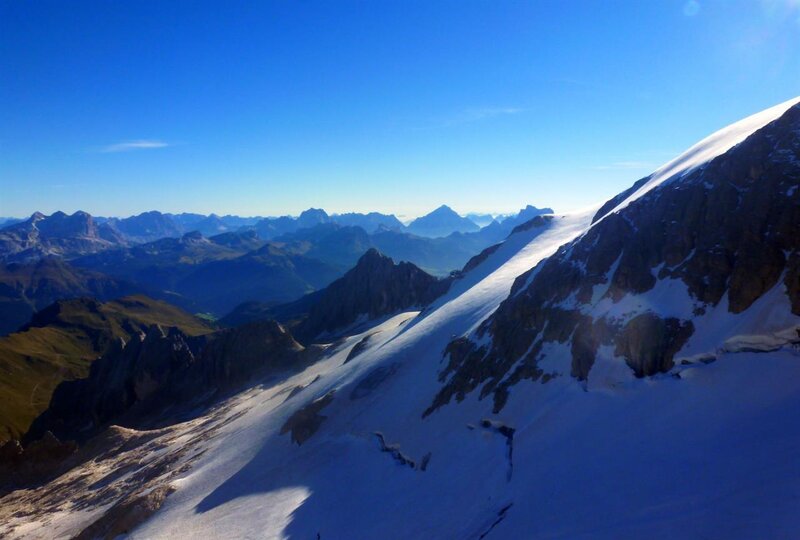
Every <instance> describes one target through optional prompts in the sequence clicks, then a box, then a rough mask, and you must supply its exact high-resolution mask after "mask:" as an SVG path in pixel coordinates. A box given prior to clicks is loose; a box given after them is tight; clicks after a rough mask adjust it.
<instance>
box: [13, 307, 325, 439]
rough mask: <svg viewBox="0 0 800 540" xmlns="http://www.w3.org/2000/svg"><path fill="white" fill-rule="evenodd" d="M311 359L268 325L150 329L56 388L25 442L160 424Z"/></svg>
mask: <svg viewBox="0 0 800 540" xmlns="http://www.w3.org/2000/svg"><path fill="white" fill-rule="evenodd" d="M313 357H314V353H313V351H311V350H306V349H305V348H303V347H302V346H301V345H300V344H299V343H297V342H296V341H295V340H294V338H293V337H292V336H291V334H290V333H289V332H288V331H287V330H286V329H284V328H283V327H282V326H281V325H280V324H278V323H276V322H274V321H263V322H258V323H253V324H249V325H245V326H243V327H240V328H236V329H228V330H223V331H220V332H216V333H214V334H208V335H203V336H195V337H192V336H188V335H186V334H185V333H183V332H181V331H180V330H178V329H176V328H162V327H160V326H157V325H154V326H151V327H150V328H149V329H148V330H147V331H146V332H144V333H142V334H140V335H138V336H136V337H134V338H133V339H131V340H129V341H128V342H127V343H125V342H122V341H121V340H120V341H119V342H117V343H116V345H115V346H114V347H113V348H112V349H111V350H110V351H109V352H108V353H107V354H105V355H104V356H103V357H102V358H100V359H98V360H96V361H95V362H94V363H92V366H91V371H90V373H89V376H88V377H87V378H84V379H77V380H73V381H66V382H63V383H61V384H60V385H59V386H58V387H57V388H56V390H55V392H54V393H53V398H52V400H51V403H50V407H49V408H48V409H47V410H46V411H45V412H44V413H43V414H42V415H41V416H39V417H38V418H37V419H36V420H35V421H34V423H33V425H32V426H31V429H30V430H29V431H28V433H27V434H26V436H25V439H24V440H25V441H33V440H36V439H38V438H39V437H41V436H42V434H43V433H45V432H47V431H51V432H53V433H54V434H56V436H58V437H59V438H60V439H63V440H79V441H81V440H85V439H87V438H89V437H90V436H92V435H94V434H95V433H97V432H98V431H99V430H100V429H102V428H103V427H105V426H107V425H109V424H110V423H112V422H113V423H115V424H118V425H122V426H125V427H141V426H151V425H158V424H159V423H160V422H161V421H163V417H162V416H161V415H162V413H163V412H164V411H166V410H167V409H168V408H170V407H173V408H174V409H173V410H172V413H171V414H173V415H179V414H181V412H185V411H186V410H188V409H190V408H191V407H193V406H198V405H202V404H206V403H209V402H210V400H213V399H217V398H219V396H221V395H223V394H224V393H226V392H228V391H230V390H233V389H235V388H237V387H238V386H240V385H242V384H244V383H246V382H247V381H248V380H250V379H251V378H252V377H256V376H259V375H265V374H268V373H274V372H277V371H282V370H293V369H299V368H300V367H303V366H304V365H307V362H309V361H311V360H312V359H313Z"/></svg>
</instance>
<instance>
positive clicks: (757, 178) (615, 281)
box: [427, 105, 800, 413]
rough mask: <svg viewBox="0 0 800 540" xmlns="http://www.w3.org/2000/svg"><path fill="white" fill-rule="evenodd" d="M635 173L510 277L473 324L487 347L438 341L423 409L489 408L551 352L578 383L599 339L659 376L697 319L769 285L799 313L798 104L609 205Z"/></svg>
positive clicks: (642, 371)
mask: <svg viewBox="0 0 800 540" xmlns="http://www.w3.org/2000/svg"><path fill="white" fill-rule="evenodd" d="M647 180H648V178H645V179H643V180H640V181H639V182H637V184H636V185H635V186H634V187H633V188H631V189H630V190H628V191H626V192H625V193H623V194H621V195H620V196H618V197H616V198H614V199H612V200H611V201H609V202H608V203H607V204H606V205H604V206H603V208H602V209H601V211H600V212H598V214H597V215H596V216H595V219H594V225H593V226H592V227H591V228H590V229H589V230H588V231H587V232H586V233H585V234H583V235H582V236H581V237H579V238H577V239H576V240H574V241H573V242H571V243H569V244H567V245H565V246H562V247H561V248H560V249H559V250H558V252H557V253H556V254H555V255H553V256H552V257H550V258H549V259H546V260H544V261H542V263H540V264H539V265H538V266H537V267H535V268H533V269H531V270H530V271H528V272H527V273H525V274H523V275H522V276H520V277H519V278H518V279H517V280H516V282H515V283H514V286H513V288H512V291H511V295H510V296H509V298H508V299H507V300H506V301H504V302H503V303H502V304H501V305H500V307H499V308H498V310H497V311H496V312H495V314H494V315H493V316H492V317H491V318H490V319H488V320H487V321H486V322H485V323H484V324H483V325H482V327H481V328H480V329H479V331H478V335H477V337H478V338H485V337H489V338H491V339H490V342H487V340H485V339H482V344H480V345H479V344H478V343H476V342H473V341H472V340H469V339H465V338H462V339H459V340H456V341H454V342H453V343H451V344H450V346H449V347H448V350H447V352H446V354H447V355H448V356H449V362H448V364H447V366H446V368H445V370H443V372H442V373H441V380H442V382H443V383H445V384H444V386H443V388H442V390H441V391H440V392H439V394H438V395H437V396H436V398H435V399H434V402H433V404H432V405H431V407H430V408H429V409H428V411H427V413H430V412H432V411H433V410H435V409H436V408H437V407H438V406H441V405H442V404H444V403H447V402H448V401H450V399H451V398H453V397H455V398H456V399H462V398H463V396H464V395H465V394H466V393H468V392H470V391H472V390H475V389H476V388H478V387H480V388H481V391H480V395H481V397H484V396H488V395H490V394H493V395H494V401H495V410H496V411H497V410H499V409H501V408H502V407H503V405H504V404H505V401H506V399H507V397H508V393H509V388H510V387H511V386H513V385H514V384H515V383H516V382H518V381H519V380H521V379H523V378H529V379H539V378H541V377H543V376H545V375H546V373H545V372H544V371H543V370H542V369H541V367H540V362H541V361H542V360H543V359H544V358H546V357H547V356H548V350H550V349H552V348H553V347H561V348H562V349H561V350H566V351H568V353H567V354H569V355H570V356H571V359H572V367H571V374H572V375H573V376H574V377H577V378H579V379H586V378H587V377H588V376H589V372H590V370H591V368H592V366H593V364H594V362H595V358H596V357H597V355H598V350H599V349H600V347H602V346H610V347H612V350H613V352H614V354H615V355H616V356H618V357H622V358H624V359H625V361H626V363H627V364H628V365H629V366H630V367H631V368H632V369H633V371H634V373H635V374H636V375H637V376H647V375H652V374H655V373H659V372H664V371H668V370H669V369H671V368H672V367H673V362H674V357H675V355H676V354H677V353H678V352H679V351H680V350H681V348H682V347H683V346H684V345H685V344H686V343H687V341H688V340H690V339H691V336H692V335H693V333H694V331H695V323H696V321H698V320H700V318H701V317H702V316H703V315H704V314H705V313H707V312H710V311H711V310H721V311H722V312H727V313H728V314H730V315H731V316H733V315H736V314H741V313H743V312H745V311H746V310H747V309H748V308H750V307H751V306H752V305H753V304H754V302H756V301H757V300H758V299H759V298H762V297H763V296H764V295H765V294H766V293H768V292H769V291H771V290H773V289H774V288H776V287H778V288H783V290H778V294H779V295H784V294H788V300H789V303H790V304H791V314H794V315H800V297H799V296H798V294H799V292H800V285H799V284H798V279H799V278H798V276H800V270H799V269H798V264H799V263H800V257H799V256H798V250H799V249H800V189H798V185H800V105H795V106H793V107H791V108H789V109H788V110H787V111H786V112H785V113H783V115H782V116H780V118H778V119H777V120H775V121H773V122H771V123H769V124H767V125H766V126H764V127H763V128H761V129H759V130H758V131H756V132H754V133H753V134H751V135H750V136H749V137H748V138H747V139H746V140H744V141H743V142H742V143H740V144H738V145H736V146H734V147H733V148H731V149H730V150H728V151H727V152H725V153H724V154H722V155H720V156H718V157H716V158H714V159H712V160H711V161H709V162H707V163H705V164H703V165H702V166H700V167H697V168H695V169H692V170H690V171H688V172H687V173H685V174H683V175H681V176H680V177H678V178H675V179H672V180H670V181H668V182H666V183H664V184H663V185H661V186H659V187H657V188H656V189H653V190H652V191H650V192H648V193H646V194H645V195H644V196H642V197H640V198H638V199H635V200H634V201H633V202H631V203H630V204H628V205H627V206H625V207H624V208H622V209H621V210H619V211H616V212H611V211H612V210H613V209H614V208H615V207H617V206H618V205H619V203H620V202H622V201H623V200H625V199H626V198H627V197H628V196H629V195H630V194H632V193H633V192H635V191H636V190H637V189H638V188H639V187H641V186H642V185H644V184H645V183H646V181H647ZM723 301H724V302H723ZM791 314H790V313H788V312H787V313H786V314H785V315H786V317H787V320H789V319H788V318H791V316H792V315H791ZM721 345H722V343H718V344H717V346H721ZM711 352H713V350H712V351H711Z"/></svg>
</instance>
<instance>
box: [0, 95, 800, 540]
mask: <svg viewBox="0 0 800 540" xmlns="http://www.w3.org/2000/svg"><path fill="white" fill-rule="evenodd" d="M797 102H798V100H797V99H795V100H792V101H789V102H786V103H784V104H781V105H779V106H777V107H774V108H772V109H768V110H767V111H764V112H763V113H759V114H758V115H754V116H752V117H750V118H748V119H745V120H743V121H742V122H739V123H736V124H734V125H732V126H730V127H729V128H726V129H724V130H721V131H719V132H717V133H716V134H714V135H712V136H711V137H709V138H707V139H705V140H704V141H701V143H699V144H698V145H696V146H694V147H692V148H691V149H690V150H689V151H688V152H687V153H686V154H684V155H682V156H679V157H678V158H676V159H675V160H673V161H671V162H670V163H668V164H667V165H665V166H664V167H662V168H661V169H659V170H658V171H657V172H656V173H655V174H654V175H653V177H652V178H651V180H650V181H649V182H648V183H647V184H646V185H645V186H643V187H642V189H640V190H639V191H638V192H637V193H636V194H634V195H633V196H631V197H630V198H629V199H628V200H626V201H624V202H623V203H622V204H621V205H620V206H619V207H618V208H617V209H616V210H619V209H620V208H621V207H623V206H624V205H626V204H629V203H630V201H631V200H633V199H634V198H636V197H639V196H641V195H643V194H644V193H647V192H648V191H650V190H652V189H654V188H655V187H656V186H658V185H660V184H662V183H663V182H666V181H668V180H669V179H670V178H674V177H676V176H678V175H680V174H683V173H684V172H685V171H687V170H690V169H691V168H694V167H697V166H699V165H701V164H702V163H704V162H706V161H708V160H709V159H712V158H713V157H715V156H716V155H719V154H720V153H723V152H724V151H726V150H727V149H729V148H730V147H731V146H733V145H735V144H738V143H739V142H741V140H743V138H744V137H745V136H746V135H747V134H749V133H752V131H754V130H755V129H758V128H759V127H761V126H762V125H764V124H765V123H767V122H769V121H770V120H771V119H774V118H776V117H777V116H779V115H780V114H781V112H783V111H785V110H786V109H788V107H790V106H791V105H793V104H794V103H797ZM598 208H599V205H598V206H597V207H594V208H590V209H588V210H586V211H583V212H578V213H576V214H572V215H566V216H555V217H554V218H553V219H552V220H550V221H549V222H548V223H547V225H546V226H545V227H542V228H537V229H532V230H529V231H525V232H522V233H518V234H515V235H512V236H511V237H509V239H508V240H507V241H506V242H504V243H503V244H502V246H501V247H500V248H499V249H498V250H497V251H496V252H494V253H493V254H491V255H490V256H489V257H488V258H487V260H485V261H484V262H483V263H481V264H480V265H479V266H478V267H476V268H475V269H474V270H472V271H471V272H469V273H467V274H466V275H465V276H464V277H463V278H462V279H460V280H458V281H456V282H455V284H454V285H453V287H452V288H451V290H450V291H449V292H448V293H447V294H446V295H445V296H444V297H443V298H441V299H439V300H438V301H437V302H436V303H435V304H434V305H432V306H430V307H428V308H427V309H426V310H425V311H423V312H422V313H417V312H409V313H404V314H400V315H397V316H394V317H392V318H390V319H388V320H386V321H383V322H381V323H380V324H379V325H378V326H376V327H374V328H371V329H369V330H367V331H365V332H364V333H362V334H359V335H354V336H351V337H349V338H347V339H346V340H345V341H344V343H343V344H339V345H336V347H337V350H335V351H332V352H331V353H330V354H329V355H328V356H327V357H326V358H325V359H323V360H321V361H320V362H318V363H316V364H314V365H313V366H311V367H309V368H308V369H306V370H305V371H303V372H302V373H299V374H295V375H292V376H290V377H288V378H285V379H279V378H276V379H275V380H272V381H265V382H264V384H262V385H260V386H258V387H254V388H252V389H250V390H248V391H246V392H244V393H242V394H240V395H239V396H237V397H235V398H233V399H232V400H231V405H232V406H230V407H222V408H219V409H215V410H214V411H211V412H210V413H208V414H209V415H226V416H225V418H224V419H223V420H224V421H225V423H224V425H223V427H222V428H220V429H219V431H218V432H216V433H215V434H214V435H213V437H211V438H209V439H208V440H207V441H203V442H202V443H201V446H202V448H201V450H203V451H204V453H203V454H202V455H201V456H200V457H199V458H198V459H197V460H196V461H195V462H194V463H193V464H192V466H191V467H190V468H189V469H188V471H187V472H185V473H184V474H183V475H182V476H181V477H180V478H179V479H178V480H173V481H172V485H173V486H174V487H175V488H176V491H175V492H174V493H173V494H172V495H170V496H169V497H168V498H167V499H166V502H165V504H164V506H163V507H162V508H161V509H160V510H159V511H158V512H157V513H156V514H155V515H154V516H153V517H152V518H150V519H149V520H148V521H146V522H145V523H144V524H143V525H141V526H140V527H138V528H137V529H135V530H134V531H133V532H132V534H131V535H130V536H131V537H133V538H276V539H282V538H291V539H307V538H321V539H323V540H328V539H345V538H346V539H360V538H365V539H366V538H384V539H394V538H397V539H409V538H426V539H427V538H465V539H479V538H487V539H489V540H491V539H493V538H515V539H516V538H551V539H555V538H609V539H611V538H665V539H666V538H670V539H671V538H796V531H797V530H798V528H800V512H798V505H799V504H800V458H798V456H800V423H798V422H797V421H796V419H797V418H798V415H800V385H798V384H796V381H797V380H800V351H798V350H797V347H796V346H792V345H790V344H787V342H786V340H784V341H783V342H780V339H783V337H785V335H788V334H786V332H787V328H789V327H787V326H786V324H787V323H788V324H791V323H793V321H792V320H789V319H788V318H787V317H785V310H786V309H787V307H786V305H785V304H780V302H781V300H780V299H779V298H777V296H780V294H781V293H783V294H784V296H785V291H781V290H778V289H777V288H776V292H774V295H777V296H776V297H770V298H767V297H765V298H767V299H766V300H764V299H762V300H764V303H765V304H764V305H757V306H754V308H755V309H756V311H754V312H753V313H756V315H752V316H751V315H748V314H747V313H745V314H740V315H737V316H734V315H730V314H727V315H726V314H725V312H726V310H724V311H723V305H722V303H721V304H720V306H718V308H719V309H715V310H711V311H709V312H708V313H707V314H706V315H704V316H703V317H700V318H699V319H698V323H697V324H698V327H699V328H698V333H696V334H695V336H697V335H699V332H700V330H701V329H702V330H703V331H704V335H705V338H703V339H706V341H707V342H699V341H698V340H699V339H700V338H697V339H698V340H695V339H693V340H692V341H690V342H689V343H688V344H687V346H686V347H685V351H683V353H685V354H684V356H685V357H689V356H691V355H693V354H697V355H701V354H705V353H707V352H708V351H709V350H712V351H714V355H715V358H716V361H714V362H713V363H710V364H705V363H692V364H691V365H687V366H681V367H680V369H676V371H675V373H672V374H665V375H663V376H657V377H652V378H648V379H636V378H634V377H633V376H632V375H631V372H630V370H629V369H627V367H626V366H625V364H624V361H623V360H621V359H619V358H616V357H614V355H613V350H612V349H611V348H610V347H603V348H601V351H600V354H599V355H598V359H597V362H596V363H595V365H594V367H593V368H592V372H591V373H590V377H589V383H588V384H584V383H581V382H578V381H576V380H575V379H573V378H571V377H570V376H569V362H568V360H567V359H566V357H564V358H561V357H560V356H565V355H567V354H568V353H569V350H568V348H567V347H564V346H560V345H558V344H552V345H550V346H549V347H548V351H549V352H550V353H551V355H550V356H552V357H550V356H548V359H547V360H546V362H545V363H544V364H543V366H544V367H546V368H547V371H548V372H552V373H554V374H556V375H557V376H556V377H555V378H554V379H552V380H550V381H549V382H547V383H544V384H543V383H541V382H531V381H529V380H525V381H522V382H520V383H519V384H517V385H515V386H513V387H512V388H511V395H510V398H509V401H508V403H507V404H506V406H505V408H504V409H503V410H502V411H501V413H500V414H498V415H493V414H492V413H491V408H492V403H491V399H486V400H483V401H481V400H479V399H478V394H479V392H477V391H476V392H473V393H471V394H469V395H468V396H467V397H466V399H465V400H464V401H463V402H461V403H458V404H455V403H451V404H449V405H446V406H444V407H442V408H440V409H438V410H437V411H435V412H434V413H433V414H431V415H430V416H428V417H426V418H425V419H423V418H422V413H423V411H425V409H426V408H427V407H428V406H429V405H430V404H431V402H432V400H433V397H434V396H435V395H436V393H437V391H438V390H439V389H440V387H441V383H440V382H439V381H438V374H439V372H440V370H441V369H442V368H443V367H444V362H445V361H446V359H444V358H443V356H442V352H443V350H444V348H445V346H446V345H447V343H448V342H450V341H451V340H452V339H453V338H454V337H458V336H461V335H466V334H469V333H470V332H472V331H473V330H474V329H475V328H476V327H477V325H479V324H480V323H481V322H482V321H483V320H485V319H486V318H487V317H488V316H489V315H490V314H491V313H492V312H493V311H494V310H495V309H496V308H497V306H498V305H499V304H500V302H501V301H502V300H503V299H504V298H506V297H507V296H508V294H509V291H510V289H511V286H512V284H513V282H514V279H515V278H516V277H517V276H519V275H520V274H522V273H523V272H525V271H527V270H528V269H530V268H532V267H534V266H535V265H536V264H537V263H538V262H539V261H541V260H542V259H544V258H546V257H548V256H549V255H551V254H552V253H554V252H555V250H556V249H557V248H558V247H559V246H561V245H563V244H564V243H566V242H569V241H570V240H572V239H574V238H576V237H577V236H579V235H580V234H582V233H584V232H585V231H586V230H588V228H589V227H590V226H591V219H592V217H593V215H594V213H595V212H596V211H597V209H598ZM661 287H662V288H660V289H655V290H654V291H653V292H651V293H650V294H649V296H646V297H643V298H639V299H635V298H631V299H627V300H626V301H625V302H626V304H625V306H623V307H628V306H634V307H635V309H639V307H636V306H638V304H636V302H639V303H642V302H641V301H642V300H644V301H646V304H647V305H650V306H656V305H658V306H656V307H658V310H660V311H659V312H663V313H665V314H667V313H669V314H676V315H677V314H681V315H682V314H684V313H688V310H690V308H692V307H693V305H692V304H691V302H690V299H689V298H688V296H685V297H684V296H681V295H684V294H687V293H685V291H684V290H683V289H685V288H681V287H680V285H679V284H678V283H674V282H669V283H664V284H662V285H661ZM600 292H602V291H600ZM771 294H773V293H771ZM767 296H769V295H767ZM597 298H599V295H597ZM667 298H670V301H669V302H666V301H665V299H667ZM602 302H603V301H599V302H598V304H597V305H596V306H595V308H596V309H600V310H601V311H603V313H607V312H609V310H619V309H621V308H620V307H618V306H617V307H615V306H609V305H605V304H603V305H602V306H601V305H600V304H602ZM769 302H773V303H772V304H770V305H766V304H767V303H769ZM659 306H660V307H659ZM770 306H777V307H770ZM654 309H655V308H654ZM776 310H777V311H776ZM618 315H619V316H624V313H619V314H618ZM759 325H760V326H759ZM368 334H369V335H371V336H372V337H371V338H370V340H369V341H368V342H367V348H366V349H365V351H364V352H362V353H361V354H360V355H358V356H357V357H355V358H354V359H353V360H352V361H350V362H348V363H346V364H345V363H344V361H345V358H346V357H347V355H348V353H349V352H350V350H351V349H352V347H353V346H354V345H355V344H356V343H358V342H359V341H361V339H362V338H363V337H364V336H366V335H368ZM778 334H780V335H779V336H778V337H777V338H776V340H773V341H770V342H769V343H768V346H764V347H760V349H761V350H769V352H753V349H759V347H755V348H753V347H749V346H746V345H745V346H737V345H742V343H751V342H756V343H761V342H760V341H759V339H760V338H759V336H767V335H771V336H773V337H775V336H776V335H778ZM782 336H783V337H782ZM737 340H738V341H737ZM376 370H381V371H380V372H376ZM376 373H382V374H383V375H385V377H384V378H383V380H382V381H380V382H379V384H377V386H375V387H374V388H372V389H368V388H363V385H362V388H361V391H359V392H358V393H357V394H356V395H352V394H351V393H352V391H353V389H354V388H355V387H356V386H358V385H359V383H360V382H362V381H363V379H364V377H365V376H367V375H370V374H372V375H375V374H376ZM372 378H373V379H375V378H376V377H372ZM296 387H303V389H302V390H301V391H300V392H299V393H297V394H296V395H294V396H291V397H289V398H288V399H287V396H289V395H290V392H291V390H292V389H294V388H296ZM330 392H333V400H332V402H331V403H330V404H329V405H328V406H327V407H325V408H323V409H322V410H321V411H320V413H319V414H321V415H322V416H324V417H326V418H325V420H324V421H323V422H322V424H321V427H320V428H319V430H318V431H317V432H316V433H315V434H314V435H313V436H312V437H311V438H309V439H308V440H307V441H306V442H305V443H303V444H302V445H300V446H298V445H297V444H294V443H292V442H291V439H290V436H289V434H281V433H280V430H281V427H282V426H283V425H284V423H285V422H286V420H287V419H288V418H289V417H290V416H291V415H292V414H293V413H294V412H295V411H297V410H298V409H300V408H302V407H303V406H305V405H307V404H308V403H310V402H312V401H314V400H317V399H319V398H321V397H323V396H326V395H329V394H330ZM217 419H218V418H217ZM484 419H491V424H484V423H483V422H482V421H483V420H484ZM196 423H197V421H195V424H196ZM502 426H508V427H509V428H513V429H514V430H515V431H514V435H513V446H512V447H511V448H510V447H509V444H508V439H507V437H506V436H504V435H503V434H502V433H501V429H500V428H501V427H502ZM179 429H180V427H179ZM375 432H380V433H382V434H383V436H384V438H385V441H386V444H387V445H392V446H395V447H396V449H397V450H398V451H399V452H401V453H402V454H403V455H404V456H406V457H408V458H410V459H411V460H413V461H414V462H415V463H416V464H417V466H416V468H412V467H409V466H407V465H403V464H401V463H399V462H398V461H396V460H395V459H394V457H393V456H392V455H391V453H388V452H382V451H381V449H380V446H379V444H378V441H377V438H376V436H375V435H374V434H375ZM175 444H178V443H175ZM510 450H513V451H510ZM165 451H166V452H169V451H170V448H169V447H168V448H166V449H165ZM426 455H429V456H430V457H429V462H428V463H427V466H426V468H425V470H421V467H420V464H421V463H422V461H423V458H424V456H426ZM75 521H76V517H75V515H70V514H64V515H61V514H59V515H55V516H52V518H51V519H50V521H49V522H48V523H47V525H41V526H37V525H36V524H30V523H18V524H16V525H17V529H15V534H16V535H19V536H21V537H31V538H33V537H50V536H53V535H52V534H48V533H49V532H52V531H54V530H58V531H61V533H60V534H63V535H64V536H69V535H70V534H74V533H76V532H78V531H79V530H80V528H79V525H77V524H74V523H73V522H75ZM84 525H85V524H84ZM0 532H2V528H1V527H0Z"/></svg>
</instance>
